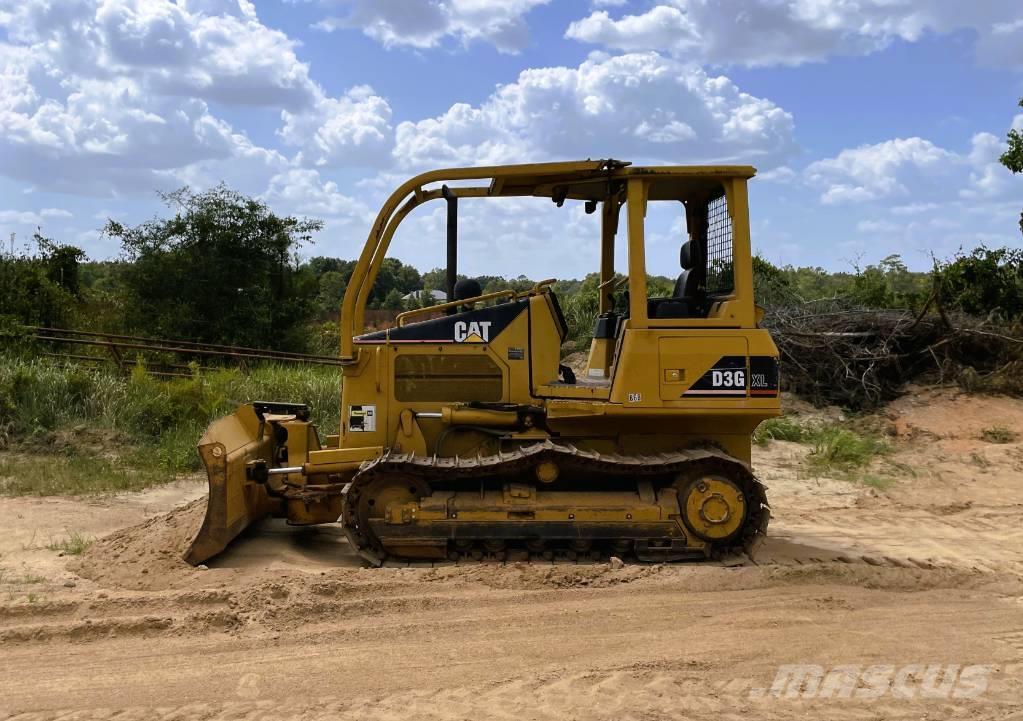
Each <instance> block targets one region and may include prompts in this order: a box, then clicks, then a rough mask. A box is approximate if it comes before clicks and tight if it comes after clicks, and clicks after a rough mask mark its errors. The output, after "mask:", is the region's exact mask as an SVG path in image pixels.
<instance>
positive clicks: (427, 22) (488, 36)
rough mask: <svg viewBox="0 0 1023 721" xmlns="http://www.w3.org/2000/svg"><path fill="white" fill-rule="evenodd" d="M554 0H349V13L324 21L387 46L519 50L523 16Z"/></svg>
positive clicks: (524, 35) (325, 26)
mask: <svg viewBox="0 0 1023 721" xmlns="http://www.w3.org/2000/svg"><path fill="white" fill-rule="evenodd" d="M548 2H550V0H417V1H416V2H408V0H347V1H346V2H344V3H342V4H343V5H344V7H345V10H346V11H345V12H344V14H342V15H335V16H331V17H328V18H325V19H324V20H322V21H320V22H319V23H318V24H317V27H318V28H319V29H321V30H326V31H333V30H339V29H343V28H358V29H360V30H362V32H363V33H365V34H366V35H367V36H369V37H371V38H373V39H374V40H376V41H377V42H379V43H381V44H383V45H384V46H385V47H396V46H405V47H412V48H420V49H426V48H435V47H438V46H439V45H441V44H442V42H443V41H444V40H445V39H446V38H453V39H454V40H456V41H457V42H459V43H462V44H463V45H468V44H469V43H472V42H475V41H482V42H487V43H490V44H492V45H493V46H494V47H496V48H497V49H498V50H500V51H502V52H507V53H515V52H518V51H519V50H522V49H523V48H524V47H525V46H526V44H527V43H528V41H529V30H528V27H527V25H526V21H525V16H526V14H527V13H528V12H529V11H530V10H532V9H533V8H534V7H537V6H539V5H546V4H547V3H548Z"/></svg>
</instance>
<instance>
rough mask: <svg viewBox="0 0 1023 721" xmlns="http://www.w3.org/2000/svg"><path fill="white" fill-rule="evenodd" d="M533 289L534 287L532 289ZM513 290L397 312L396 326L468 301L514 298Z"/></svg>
mask: <svg viewBox="0 0 1023 721" xmlns="http://www.w3.org/2000/svg"><path fill="white" fill-rule="evenodd" d="M534 290H535V289H534ZM517 295H518V293H516V292H515V291H514V290H511V289H510V288H509V289H508V290H497V291H494V292H493V293H484V294H483V295H477V296H473V297H472V298H465V299H463V300H449V301H448V302H446V303H438V304H437V305H431V306H428V307H426V308H413V309H412V310H407V311H405V312H404V313H399V314H398V316H397V317H396V318H395V320H396V321H397V323H398V327H399V328H401V327H403V326H404V325H405V320H406V319H408V318H411V317H412V316H414V315H422V314H424V313H433V312H436V311H438V310H447V309H448V308H455V307H457V306H460V305H469V304H470V303H480V302H482V301H485V300H491V299H493V298H514V297H515V296H517Z"/></svg>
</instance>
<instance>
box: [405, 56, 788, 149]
mask: <svg viewBox="0 0 1023 721" xmlns="http://www.w3.org/2000/svg"><path fill="white" fill-rule="evenodd" d="M792 130H793V121H792V116H791V115H790V114H789V113H787V112H786V111H785V110H783V109H782V108H780V107H778V106H777V105H775V104H774V103H772V102H771V101H769V100H766V99H763V98H757V97H754V96H752V95H749V94H748V93H745V92H743V91H742V90H740V89H739V88H738V87H737V86H736V85H735V84H734V83H733V82H732V81H731V80H729V79H728V78H726V77H721V76H718V77H715V76H711V75H708V74H707V73H706V72H704V71H703V70H702V69H700V68H699V67H697V66H695V65H691V64H686V63H682V62H679V61H676V60H672V59H670V58H665V57H661V56H659V55H657V54H656V53H642V54H627V55H621V56H617V57H609V56H606V55H601V54H595V55H593V56H591V57H590V58H589V59H588V60H586V61H585V62H583V63H582V64H581V65H579V67H577V68H568V67H552V68H536V69H530V70H525V71H523V72H522V73H521V74H520V75H519V77H518V79H517V80H516V82H514V83H510V84H508V85H503V86H500V87H499V88H498V90H497V91H496V92H495V93H494V94H492V95H491V96H490V97H489V98H487V99H486V100H485V101H484V102H483V103H481V104H480V105H478V106H473V105H469V104H466V103H456V104H454V105H452V106H451V107H450V108H449V109H448V110H447V112H445V113H443V114H442V115H439V116H437V117H433V118H426V119H424V120H420V121H418V122H410V121H406V122H403V123H401V124H399V125H398V127H397V130H396V146H395V150H394V156H395V158H396V160H397V162H398V163H399V164H401V165H403V166H406V167H422V166H429V165H460V164H469V165H472V164H490V163H505V162H522V161H529V160H541V159H555V158H585V157H594V158H597V157H608V156H612V157H619V158H622V159H628V160H635V161H651V162H660V163H680V164H684V163H698V162H749V163H760V164H762V165H764V166H767V167H769V166H772V165H775V164H777V163H778V162H779V161H780V160H781V159H782V158H784V157H786V156H787V155H788V154H789V153H790V152H791V151H792V149H793V140H792Z"/></svg>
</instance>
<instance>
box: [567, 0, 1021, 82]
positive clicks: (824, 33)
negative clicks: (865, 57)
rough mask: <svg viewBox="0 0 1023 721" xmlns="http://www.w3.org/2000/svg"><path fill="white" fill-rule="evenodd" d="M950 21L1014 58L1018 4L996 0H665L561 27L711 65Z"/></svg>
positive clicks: (983, 48) (794, 57) (921, 31)
mask: <svg viewBox="0 0 1023 721" xmlns="http://www.w3.org/2000/svg"><path fill="white" fill-rule="evenodd" d="M960 30H968V31H972V32H973V33H975V36H976V51H977V55H978V57H979V59H980V60H981V61H983V62H985V63H988V64H991V65H996V66H997V65H1019V64H1021V63H1023V9H1021V6H1020V4H1019V3H1018V2H1012V1H1006V0H979V1H978V2H961V1H960V0H932V1H930V2H919V0H729V1H728V2H720V1H718V0H665V1H663V2H660V3H658V4H656V5H654V6H653V7H651V8H649V9H648V10H646V11H645V12H642V13H636V14H622V15H619V16H618V17H614V16H612V14H611V13H610V12H608V11H607V10H595V11H594V12H592V13H591V14H590V15H588V16H587V17H585V18H582V19H580V20H576V21H575V22H573V23H571V25H569V27H568V30H567V31H566V33H565V35H566V37H568V38H572V39H574V40H579V41H582V42H587V43H595V44H600V45H604V46H606V47H609V48H614V49H617V50H625V51H640V50H661V51H666V52H670V53H674V54H677V55H679V56H680V57H681V56H684V57H686V58H692V59H695V60H699V61H702V62H706V63H710V64H713V65H731V64H741V65H775V64H785V65H797V64H800V63H804V62H809V61H815V60H823V59H825V58H827V57H829V56H831V55H836V54H862V53H868V52H873V51H875V50H878V49H881V48H883V47H885V46H887V45H888V44H890V43H891V42H892V41H894V40H896V39H899V40H905V41H909V42H915V41H916V40H919V39H920V38H921V37H923V36H924V35H926V34H929V33H933V34H946V33H952V32H956V31H960Z"/></svg>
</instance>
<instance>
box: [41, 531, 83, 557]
mask: <svg viewBox="0 0 1023 721" xmlns="http://www.w3.org/2000/svg"><path fill="white" fill-rule="evenodd" d="M91 544H92V539H91V538H89V537H88V536H85V535H82V534H81V533H79V532H78V531H71V532H70V533H69V534H68V537H67V538H63V539H61V540H59V541H50V543H48V544H47V545H46V547H47V548H48V549H50V550H51V551H62V552H63V553H65V554H66V555H68V556H81V555H82V554H83V553H85V549H87V548H88V547H89V546H90V545H91Z"/></svg>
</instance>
